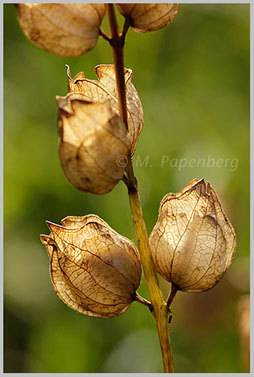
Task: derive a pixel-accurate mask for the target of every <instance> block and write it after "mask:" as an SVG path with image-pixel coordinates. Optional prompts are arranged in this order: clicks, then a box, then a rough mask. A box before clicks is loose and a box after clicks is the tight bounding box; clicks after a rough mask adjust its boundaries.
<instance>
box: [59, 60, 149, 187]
mask: <svg viewBox="0 0 254 377" xmlns="http://www.w3.org/2000/svg"><path fill="white" fill-rule="evenodd" d="M95 72H96V74H97V76H98V79H99V80H98V81H97V80H88V79H85V78H84V74H83V73H82V72H80V73H79V74H78V75H76V77H75V78H74V79H72V78H71V76H70V70H69V67H68V71H67V74H68V88H69V94H68V95H67V96H66V97H57V100H58V107H59V116H58V129H59V134H60V145H59V153H60V159H61V164H62V167H63V170H64V173H65V175H66V177H67V179H68V180H69V181H70V183H71V184H72V185H73V186H75V187H76V188H77V189H79V190H81V191H86V192H90V193H93V194H106V193H108V192H109V191H111V190H112V189H113V188H114V186H115V185H116V184H117V183H118V182H119V180H121V179H122V178H123V175H124V172H125V168H126V165H127V163H128V159H129V158H132V157H133V155H134V152H135V148H136V145H137V141H138V137H139V135H140V132H141V130H142V127H143V110H142V106H141V102H140V100H139V98H138V94H137V91H136V89H135V88H134V86H133V84H132V83H131V74H132V72H131V71H130V70H127V69H125V78H126V89H127V106H128V131H127V128H126V125H125V124H124V123H123V121H122V120H121V118H120V117H119V115H118V114H119V110H118V98H117V88H116V81H115V68H114V66H113V65H100V66H97V67H96V69H95Z"/></svg>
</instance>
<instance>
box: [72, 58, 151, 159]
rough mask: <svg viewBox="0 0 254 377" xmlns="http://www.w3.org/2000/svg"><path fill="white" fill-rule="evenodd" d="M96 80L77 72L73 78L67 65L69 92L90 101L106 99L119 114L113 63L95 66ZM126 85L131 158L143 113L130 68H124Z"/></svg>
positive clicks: (142, 120) (140, 128)
mask: <svg viewBox="0 0 254 377" xmlns="http://www.w3.org/2000/svg"><path fill="white" fill-rule="evenodd" d="M95 74H96V76H97V77H98V80H89V79H86V78H85V76H84V73H83V72H79V73H78V74H77V75H76V76H75V77H74V78H73V79H72V78H71V76H70V68H69V67H68V66H67V75H68V84H69V85H68V89H69V92H70V93H82V94H83V95H85V96H86V97H87V98H88V99H89V100H90V101H92V102H105V101H108V102H109V104H110V106H111V109H112V110H113V111H114V112H115V113H116V114H117V115H119V102H118V92H117V84H116V72H115V66H114V64H100V65H97V66H96V67H95ZM124 79H125V86H126V104H127V117H128V137H129V139H130V142H131V158H133V156H134V153H135V149H136V146H137V142H138V138H139V135H140V133H141V131H142V128H143V123H144V115H143V109H142V104H141V101H140V99H139V96H138V93H137V90H136V89H135V87H134V85H133V84H132V71H131V69H127V68H124Z"/></svg>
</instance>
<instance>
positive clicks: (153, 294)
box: [107, 4, 174, 373]
mask: <svg viewBox="0 0 254 377" xmlns="http://www.w3.org/2000/svg"><path fill="white" fill-rule="evenodd" d="M107 9H108V18H109V25H110V29H111V34H112V37H111V40H110V44H111V48H112V53H113V58H114V63H115V72H116V83H117V92H118V101H119V113H120V116H121V118H122V120H123V121H124V123H125V125H126V128H127V130H128V116H127V114H128V113H127V103H126V88H125V78H124V39H125V35H126V32H127V30H128V25H125V28H124V30H125V31H124V33H123V37H122V36H121V35H120V34H119V31H118V25H117V20H116V16H115V11H114V5H113V4H108V5H107ZM126 29H127V30H126ZM126 175H127V176H126V177H125V178H124V182H125V183H126V185H127V187H128V194H129V201H130V207H131V211H132V217H133V222H134V228H135V233H136V238H137V242H138V249H139V252H140V257H141V261H142V265H143V270H144V275H145V279H146V284H147V289H148V293H149V296H150V299H151V304H152V310H151V313H152V315H153V317H154V319H155V322H156V326H157V330H158V335H159V340H160V346H161V352H162V359H163V365H164V372H172V373H173V372H174V363H173V355H172V349H171V343H170V336H169V329H168V321H169V315H170V312H169V310H168V307H167V304H166V303H165V301H164V300H163V297H162V293H161V290H160V287H159V283H158V278H157V274H156V271H155V269H154V266H153V262H152V258H151V254H150V249H149V241H148V235H147V230H146V225H145V221H144V216H143V211H142V206H141V201H140V197H139V192H138V185H137V180H136V178H135V175H134V171H133V166H132V162H131V158H130V156H129V162H128V165H127V167H126ZM143 303H144V302H143ZM150 309H151V308H150Z"/></svg>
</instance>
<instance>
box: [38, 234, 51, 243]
mask: <svg viewBox="0 0 254 377" xmlns="http://www.w3.org/2000/svg"><path fill="white" fill-rule="evenodd" d="M40 239H41V242H42V243H43V244H44V245H48V243H49V241H50V240H51V238H50V237H49V236H46V235H45V234H40Z"/></svg>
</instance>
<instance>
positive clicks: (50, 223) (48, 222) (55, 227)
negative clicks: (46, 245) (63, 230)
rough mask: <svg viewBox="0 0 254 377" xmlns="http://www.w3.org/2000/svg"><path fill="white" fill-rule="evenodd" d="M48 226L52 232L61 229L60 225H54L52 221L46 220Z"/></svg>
mask: <svg viewBox="0 0 254 377" xmlns="http://www.w3.org/2000/svg"><path fill="white" fill-rule="evenodd" d="M46 224H47V226H48V228H49V229H50V230H51V232H53V231H54V230H55V229H57V228H59V227H60V225H57V224H54V223H52V222H51V221H48V220H46Z"/></svg>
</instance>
